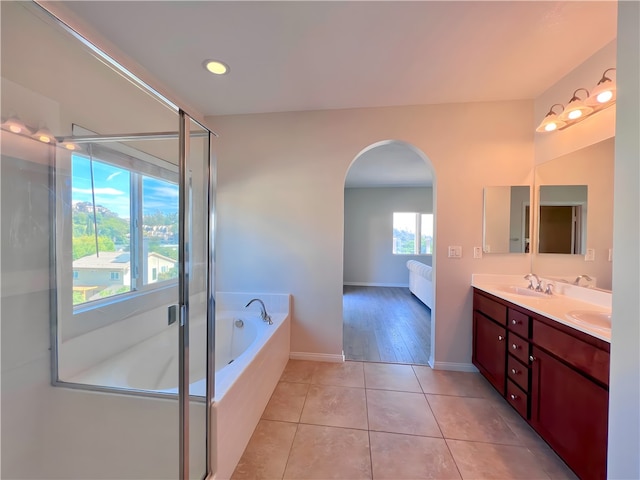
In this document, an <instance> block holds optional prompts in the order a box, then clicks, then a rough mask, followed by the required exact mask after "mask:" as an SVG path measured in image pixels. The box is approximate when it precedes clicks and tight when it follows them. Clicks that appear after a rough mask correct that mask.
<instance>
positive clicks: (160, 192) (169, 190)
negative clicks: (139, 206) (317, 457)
mask: <svg viewBox="0 0 640 480" xmlns="http://www.w3.org/2000/svg"><path fill="white" fill-rule="evenodd" d="M152 195H157V196H160V197H165V198H178V187H177V186H175V187H155V188H153V194H152Z"/></svg>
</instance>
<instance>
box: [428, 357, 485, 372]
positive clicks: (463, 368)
mask: <svg viewBox="0 0 640 480" xmlns="http://www.w3.org/2000/svg"><path fill="white" fill-rule="evenodd" d="M429 366H430V367H431V368H433V369H434V370H451V371H453V372H474V373H475V372H477V371H478V369H477V368H476V367H475V365H474V364H473V363H455V362H434V361H432V360H429Z"/></svg>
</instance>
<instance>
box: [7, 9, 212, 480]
mask: <svg viewBox="0 0 640 480" xmlns="http://www.w3.org/2000/svg"><path fill="white" fill-rule="evenodd" d="M0 8H1V21H2V30H1V33H2V52H1V53H2V56H1V58H2V112H1V113H2V132H1V135H2V138H1V141H2V144H1V145H2V152H1V153H2V158H1V161H0V178H1V190H0V194H1V201H2V202H1V215H2V230H1V240H2V256H1V263H0V269H1V273H2V283H1V285H0V290H1V296H2V303H1V306H0V310H1V315H2V414H3V421H2V427H1V428H2V446H3V459H2V460H3V461H2V472H1V473H2V477H3V478H4V477H7V478H112V479H113V478H140V479H142V478H148V479H161V478H181V479H182V478H185V479H186V478H193V479H198V478H200V479H201V478H204V477H205V476H206V475H207V474H208V473H210V472H209V471H210V468H211V462H210V451H211V445H210V437H209V435H208V431H209V424H210V421H209V406H210V403H211V400H212V398H213V378H212V377H213V368H211V365H210V363H211V362H212V360H211V359H212V358H213V355H212V350H213V345H214V342H213V330H214V329H213V321H214V318H213V315H214V297H213V292H214V285H213V240H214V238H213V232H214V228H213V224H214V205H213V200H214V183H215V166H214V165H213V164H212V162H211V158H212V156H211V143H212V138H213V134H212V132H211V131H209V130H208V129H207V128H206V127H204V126H203V125H201V124H200V123H198V122H197V121H196V120H194V119H193V118H191V117H190V116H189V115H188V114H187V113H186V112H184V111H183V110H181V109H180V108H179V107H178V106H176V105H174V104H173V103H172V102H170V101H168V100H167V99H166V98H164V97H162V96H161V95H160V94H158V92H156V91H155V90H153V89H151V88H150V87H148V86H147V85H146V84H144V83H143V82H141V81H140V80H139V79H138V78H136V77H135V76H133V75H132V74H130V72H128V71H126V70H125V69H123V68H122V67H121V66H120V65H118V64H117V63H116V62H115V61H113V60H112V59H111V58H110V57H108V56H106V55H105V54H104V53H102V52H100V51H99V50H98V49H97V48H95V47H94V46H93V45H91V44H90V43H89V42H88V41H87V40H86V39H83V38H82V37H80V36H79V35H78V34H77V33H75V32H74V31H72V30H71V29H70V28H69V27H67V26H66V25H64V24H62V23H61V22H59V21H58V20H57V19H55V18H54V17H52V16H51V15H50V14H49V13H48V12H46V11H45V10H44V9H43V8H41V7H40V6H38V5H36V4H33V3H30V2H2V3H1V4H0ZM43 45H46V46H47V48H42V46H43Z"/></svg>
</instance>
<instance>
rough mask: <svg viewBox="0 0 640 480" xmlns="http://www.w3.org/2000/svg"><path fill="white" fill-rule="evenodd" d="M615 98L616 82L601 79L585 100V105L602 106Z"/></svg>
mask: <svg viewBox="0 0 640 480" xmlns="http://www.w3.org/2000/svg"><path fill="white" fill-rule="evenodd" d="M615 100H616V84H615V82H613V81H611V80H605V81H601V82H600V83H599V84H598V85H597V86H596V87H595V88H594V89H593V90H592V91H591V95H589V98H587V100H586V102H585V103H586V104H587V105H591V106H602V105H606V104H607V103H612V102H615Z"/></svg>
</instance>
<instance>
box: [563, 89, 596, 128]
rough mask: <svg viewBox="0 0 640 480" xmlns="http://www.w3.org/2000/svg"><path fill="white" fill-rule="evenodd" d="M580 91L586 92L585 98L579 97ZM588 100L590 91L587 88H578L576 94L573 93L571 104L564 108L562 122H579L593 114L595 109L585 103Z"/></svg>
mask: <svg viewBox="0 0 640 480" xmlns="http://www.w3.org/2000/svg"><path fill="white" fill-rule="evenodd" d="M580 90H583V91H584V92H586V95H585V97H584V98H580V97H579V96H578V92H579V91H580ZM587 98H589V90H587V89H586V88H578V89H577V90H576V91H575V92H573V96H572V97H571V100H569V103H568V104H567V106H566V107H564V110H563V111H562V113H561V114H560V120H562V121H563V122H566V121H570V120H577V119H579V118H580V117H586V116H587V115H589V114H590V113H591V112H593V108H591V107H589V106H588V105H586V104H585V103H584V101H585V100H586V99H587Z"/></svg>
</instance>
